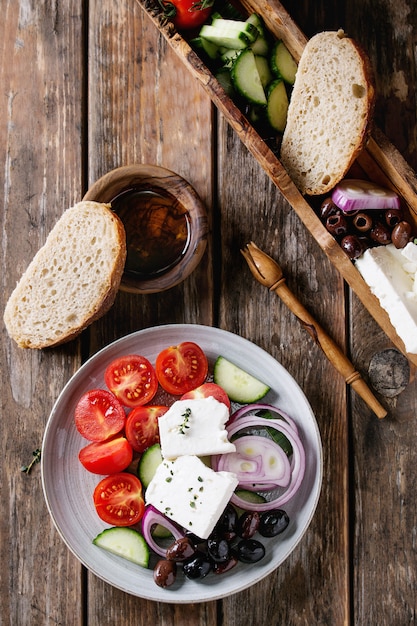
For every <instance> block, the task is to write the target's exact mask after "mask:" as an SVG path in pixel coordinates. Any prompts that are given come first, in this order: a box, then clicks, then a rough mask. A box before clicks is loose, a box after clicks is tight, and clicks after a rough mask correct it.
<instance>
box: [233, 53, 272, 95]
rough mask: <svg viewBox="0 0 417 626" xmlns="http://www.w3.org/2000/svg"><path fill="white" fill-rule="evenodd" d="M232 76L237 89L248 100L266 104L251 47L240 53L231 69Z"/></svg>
mask: <svg viewBox="0 0 417 626" xmlns="http://www.w3.org/2000/svg"><path fill="white" fill-rule="evenodd" d="M231 76H232V81H233V85H234V86H235V89H236V91H237V92H238V93H240V95H242V96H243V97H244V98H246V100H248V101H249V102H252V103H253V104H266V96H265V91H264V88H263V87H262V82H261V77H260V76H259V72H258V68H257V65H256V60H255V55H254V54H253V52H252V50H251V49H250V48H246V50H242V52H241V53H240V54H239V56H238V57H237V59H236V61H235V62H234V64H233V67H232V69H231Z"/></svg>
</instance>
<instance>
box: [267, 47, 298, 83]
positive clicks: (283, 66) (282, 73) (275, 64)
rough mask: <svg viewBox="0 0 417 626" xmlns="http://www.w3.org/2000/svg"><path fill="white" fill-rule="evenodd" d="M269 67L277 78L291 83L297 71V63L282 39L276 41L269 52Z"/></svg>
mask: <svg viewBox="0 0 417 626" xmlns="http://www.w3.org/2000/svg"><path fill="white" fill-rule="evenodd" d="M271 69H272V71H273V72H274V74H275V75H276V76H277V77H278V78H282V79H283V80H285V82H286V83H288V84H289V85H293V84H294V81H295V75H296V73H297V63H296V62H295V61H294V59H293V58H292V56H291V54H290V52H289V50H288V48H287V47H286V46H285V44H284V43H283V42H282V41H277V43H276V44H275V45H274V48H273V50H272V54H271Z"/></svg>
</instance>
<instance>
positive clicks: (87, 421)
mask: <svg viewBox="0 0 417 626" xmlns="http://www.w3.org/2000/svg"><path fill="white" fill-rule="evenodd" d="M74 419H75V426H76V428H77V430H78V432H79V433H80V434H81V435H82V436H83V437H85V439H88V440H89V441H104V440H105V439H109V438H110V437H112V436H113V435H116V434H117V433H119V432H120V431H121V430H122V429H123V428H124V425H125V422H126V414H125V410H124V408H123V407H122V405H121V404H120V402H119V401H118V399H117V398H116V397H115V396H114V395H113V394H112V393H110V391H107V390H106V389H90V391H87V392H86V393H84V394H83V395H82V396H81V398H80V399H79V401H78V403H77V406H76V407H75V411H74Z"/></svg>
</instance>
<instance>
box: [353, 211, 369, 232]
mask: <svg viewBox="0 0 417 626" xmlns="http://www.w3.org/2000/svg"><path fill="white" fill-rule="evenodd" d="M352 222H353V226H354V227H355V228H356V230H358V231H359V232H361V233H366V232H367V231H368V230H371V228H372V224H373V222H372V217H371V216H370V215H368V214H367V213H357V214H356V215H355V216H354V218H353V220H352Z"/></svg>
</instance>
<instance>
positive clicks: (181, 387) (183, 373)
mask: <svg viewBox="0 0 417 626" xmlns="http://www.w3.org/2000/svg"><path fill="white" fill-rule="evenodd" d="M155 370H156V375H157V377H158V380H159V383H160V385H161V387H163V388H164V389H165V391H167V392H168V393H171V394H172V395H174V396H181V395H182V394H184V393H186V392H187V391H191V389H195V387H199V386H200V385H201V384H202V383H203V382H204V381H205V379H206V376H207V372H208V361H207V357H206V355H205V354H204V352H203V351H202V349H201V348H200V346H198V345H197V344H196V343H193V342H192V341H183V342H182V343H180V344H178V345H177V346H170V347H168V348H165V350H162V352H160V353H159V354H158V356H157V357H156V363H155Z"/></svg>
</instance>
